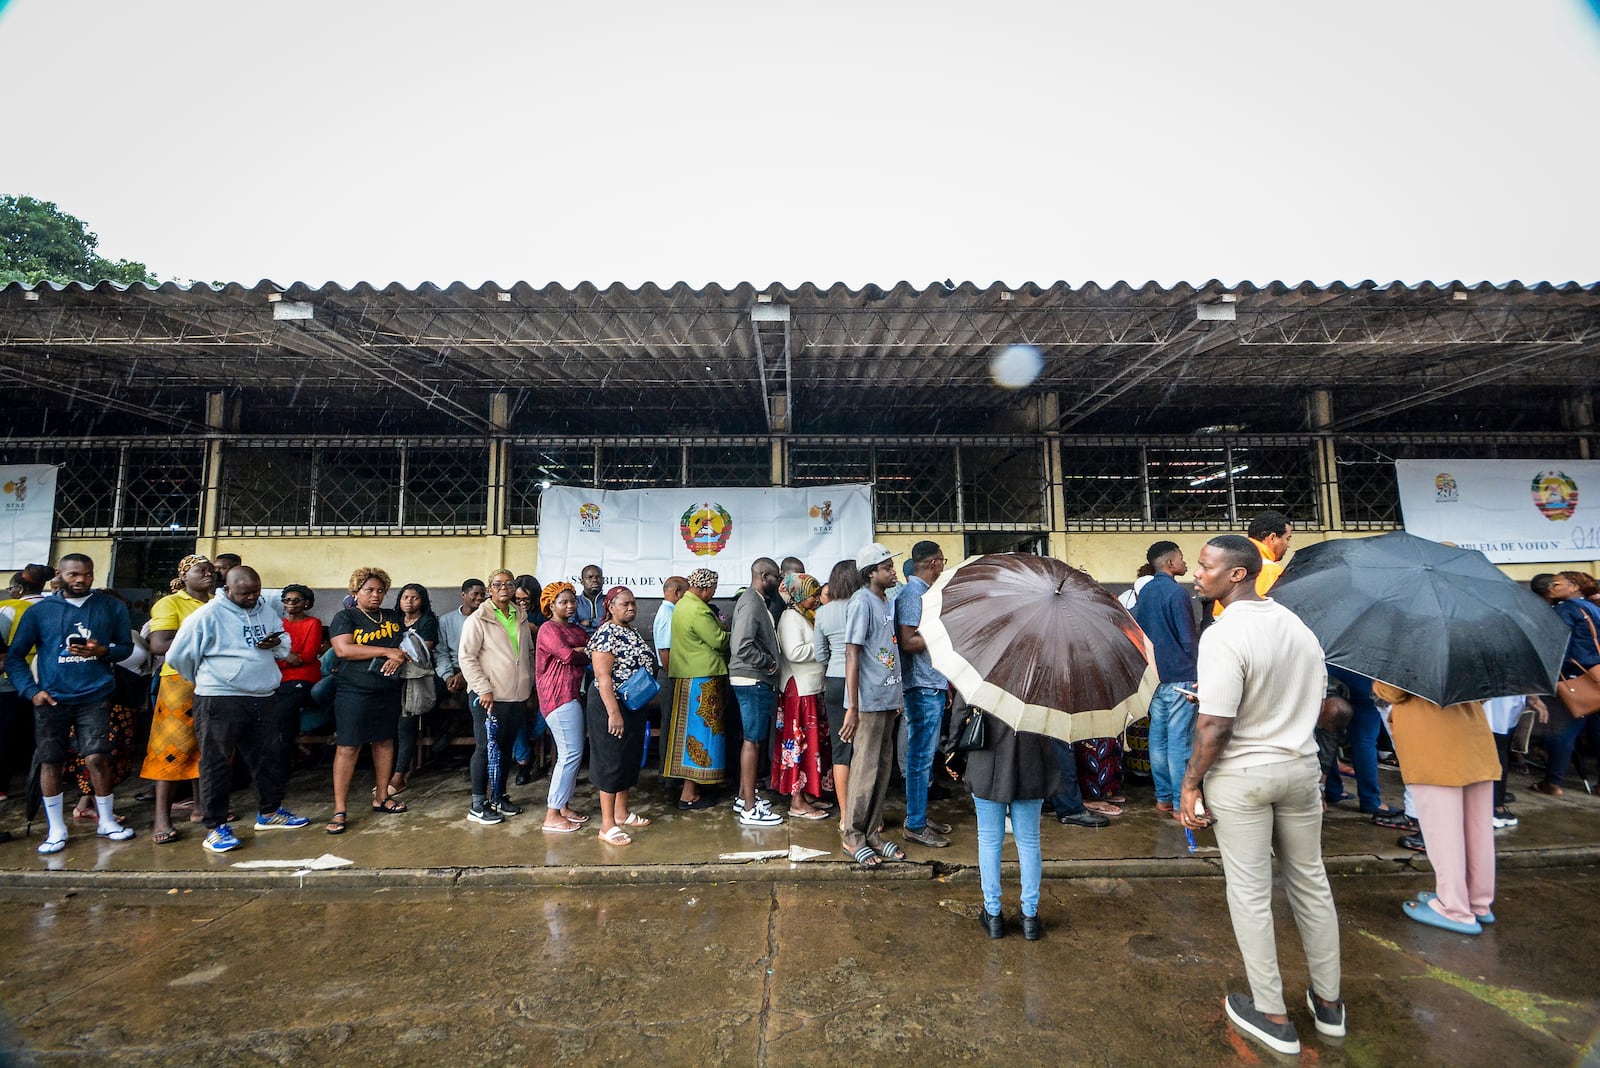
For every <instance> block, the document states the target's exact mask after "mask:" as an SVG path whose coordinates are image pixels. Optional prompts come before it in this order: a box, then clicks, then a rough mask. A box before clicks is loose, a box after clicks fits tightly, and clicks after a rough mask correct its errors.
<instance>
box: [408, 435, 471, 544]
mask: <svg viewBox="0 0 1600 1068" xmlns="http://www.w3.org/2000/svg"><path fill="white" fill-rule="evenodd" d="M405 461H406V473H405V494H404V496H403V498H402V500H401V507H402V520H401V522H402V524H403V525H404V526H406V527H408V528H409V527H428V528H438V529H442V530H452V531H457V532H460V533H476V532H482V531H484V530H486V529H487V528H488V521H489V482H488V475H489V450H488V447H487V446H483V445H480V446H476V447H472V448H462V447H455V448H434V447H428V448H423V447H419V446H415V445H413V446H409V447H408V448H407V449H406V450H405Z"/></svg>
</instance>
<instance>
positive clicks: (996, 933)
mask: <svg viewBox="0 0 1600 1068" xmlns="http://www.w3.org/2000/svg"><path fill="white" fill-rule="evenodd" d="M978 923H979V924H980V925H981V926H982V927H983V930H984V933H986V934H987V935H988V936H989V937H990V938H1004V937H1005V936H1006V921H1005V920H1003V919H1001V918H1000V917H999V916H995V915H993V914H992V913H990V911H989V910H988V909H986V908H982V907H980V908H979V909H978Z"/></svg>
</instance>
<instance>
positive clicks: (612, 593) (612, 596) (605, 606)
mask: <svg viewBox="0 0 1600 1068" xmlns="http://www.w3.org/2000/svg"><path fill="white" fill-rule="evenodd" d="M632 592H633V591H632V590H630V589H628V587H626V586H613V587H611V588H610V589H609V590H607V591H606V595H605V596H604V597H602V598H601V599H600V611H601V613H602V619H601V622H604V623H610V622H611V602H612V601H615V600H616V599H617V594H619V593H632Z"/></svg>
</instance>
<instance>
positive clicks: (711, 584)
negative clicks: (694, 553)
mask: <svg viewBox="0 0 1600 1068" xmlns="http://www.w3.org/2000/svg"><path fill="white" fill-rule="evenodd" d="M689 588H690V589H691V590H714V589H716V588H717V573H716V572H715V571H713V570H711V569H710V568H709V567H697V568H695V569H694V570H693V571H691V572H689Z"/></svg>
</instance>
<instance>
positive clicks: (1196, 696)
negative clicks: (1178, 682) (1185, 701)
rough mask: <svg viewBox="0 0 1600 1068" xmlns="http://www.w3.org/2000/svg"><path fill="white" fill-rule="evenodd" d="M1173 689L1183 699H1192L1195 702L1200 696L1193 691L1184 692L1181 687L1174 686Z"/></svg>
mask: <svg viewBox="0 0 1600 1068" xmlns="http://www.w3.org/2000/svg"><path fill="white" fill-rule="evenodd" d="M1173 689H1174V690H1177V691H1178V692H1179V693H1181V694H1183V696H1185V697H1193V698H1194V699H1195V700H1196V701H1198V700H1200V695H1199V694H1197V693H1195V692H1194V691H1193V690H1185V689H1184V688H1183V687H1182V686H1174V687H1173Z"/></svg>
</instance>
